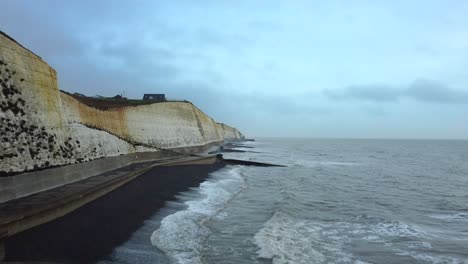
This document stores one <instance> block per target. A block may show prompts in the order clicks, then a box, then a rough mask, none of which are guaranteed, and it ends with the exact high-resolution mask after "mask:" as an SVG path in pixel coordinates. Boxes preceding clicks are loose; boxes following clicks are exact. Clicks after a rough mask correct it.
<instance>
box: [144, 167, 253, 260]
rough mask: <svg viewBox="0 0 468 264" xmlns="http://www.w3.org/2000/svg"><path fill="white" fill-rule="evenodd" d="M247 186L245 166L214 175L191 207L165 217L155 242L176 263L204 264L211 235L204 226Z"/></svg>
mask: <svg viewBox="0 0 468 264" xmlns="http://www.w3.org/2000/svg"><path fill="white" fill-rule="evenodd" d="M244 186H245V181H244V178H243V176H242V174H241V167H228V168H226V169H223V170H220V171H217V172H215V173H213V174H212V175H211V177H210V179H209V180H207V181H205V182H203V183H202V184H201V185H200V187H199V188H198V189H197V190H196V191H197V192H198V193H199V194H200V197H199V198H198V199H195V200H189V201H186V202H185V205H186V206H187V208H186V209H185V210H182V211H178V212H176V213H174V214H171V215H169V216H167V217H165V218H164V219H163V220H162V221H161V225H160V227H159V229H157V230H156V231H154V232H153V234H152V236H151V243H152V244H153V245H154V246H156V247H158V248H159V249H160V250H162V251H163V252H164V253H165V254H166V255H167V256H168V257H169V258H170V259H171V261H172V262H173V263H184V264H185V263H194V264H195V263H202V261H201V254H200V252H201V250H202V248H203V242H204V240H205V239H206V237H207V236H208V235H209V234H210V230H209V229H208V228H207V227H205V226H204V223H205V222H206V221H207V220H209V219H211V218H212V217H214V216H216V215H217V213H218V212H219V211H220V210H221V209H222V208H223V207H224V206H225V205H226V204H227V202H228V201H229V200H230V199H231V198H232V197H234V196H235V194H237V193H238V192H239V191H241V190H242V189H243V187H244Z"/></svg>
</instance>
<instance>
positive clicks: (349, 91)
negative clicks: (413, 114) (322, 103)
mask: <svg viewBox="0 0 468 264" xmlns="http://www.w3.org/2000/svg"><path fill="white" fill-rule="evenodd" d="M323 93H324V94H325V95H326V96H328V97H330V98H332V99H336V100H345V99H361V100H369V101H377V102H385V101H387V102H388V101H396V100H397V99H398V93H399V92H398V91H395V90H394V89H392V88H391V87H389V86H386V85H380V84H374V85H362V86H358V85H354V86H348V87H346V88H345V89H343V90H341V91H336V90H331V89H325V90H323Z"/></svg>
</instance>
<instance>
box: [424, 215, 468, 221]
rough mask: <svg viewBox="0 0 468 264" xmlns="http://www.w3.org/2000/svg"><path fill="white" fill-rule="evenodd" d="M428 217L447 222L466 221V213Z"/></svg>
mask: <svg viewBox="0 0 468 264" xmlns="http://www.w3.org/2000/svg"><path fill="white" fill-rule="evenodd" d="M429 217H431V218H434V219H439V220H443V221H447V222H451V221H468V213H452V214H432V215H429Z"/></svg>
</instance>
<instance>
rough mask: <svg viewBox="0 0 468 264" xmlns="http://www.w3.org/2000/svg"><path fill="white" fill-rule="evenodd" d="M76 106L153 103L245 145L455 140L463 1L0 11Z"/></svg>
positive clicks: (53, 4)
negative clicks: (165, 103) (119, 97)
mask: <svg viewBox="0 0 468 264" xmlns="http://www.w3.org/2000/svg"><path fill="white" fill-rule="evenodd" d="M0 9H1V10H2V11H1V13H2V14H1V16H0V29H1V30H3V31H5V32H6V33H7V34H9V35H11V36H12V37H13V38H15V39H16V40H17V41H19V42H20V43H22V44H23V45H25V46H26V47H28V48H29V49H31V50H32V51H34V52H35V53H36V54H38V55H39V56H41V57H42V58H43V59H44V60H45V61H47V62H48V63H49V64H50V65H51V66H52V67H54V68H55V69H56V70H57V72H58V78H59V86H60V89H63V90H66V91H69V92H80V93H84V94H86V95H96V94H100V95H104V96H113V95H116V94H120V93H124V95H125V96H127V97H129V98H141V97H142V96H143V93H165V94H166V95H167V97H169V98H176V99H187V100H189V101H192V102H193V103H195V104H196V105H197V106H198V107H199V108H201V109H202V110H203V111H204V112H206V113H207V114H209V115H210V116H212V117H214V118H215V119H216V120H217V121H219V122H224V123H227V124H230V125H233V126H235V127H237V128H239V129H240V130H241V131H242V132H243V133H244V134H246V135H247V136H251V137H254V136H281V137H345V138H349V137H351V138H356V137H357V138H465V139H466V138H468V15H467V14H468V1H464V0H459V1H451V0H447V1H435V0H434V1H431V0H421V1H419V0H414V1H407V0H405V1H395V0H389V1H370V0H369V1H345V0H343V1H309V0H304V1H286V0H285V1H276V0H268V1H254V0H245V1H244V0H237V1H228V0H225V1H222V0H218V1H216V0H198V1H192V0H180V1H177V0H172V1H170V0H168V1H149V0H148V1H135V0H133V1H130V0H129V1H116V0H112V1H102V0H101V1H94V0H93V1H83V0H81V1H62V0H56V1H48V0H41V1H36V0H29V1H28V0H3V1H1V2H0Z"/></svg>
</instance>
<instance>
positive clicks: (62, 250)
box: [5, 163, 224, 263]
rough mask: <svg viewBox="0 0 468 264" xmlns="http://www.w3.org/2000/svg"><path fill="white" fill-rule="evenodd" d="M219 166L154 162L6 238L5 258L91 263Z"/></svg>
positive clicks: (120, 242) (100, 258) (104, 256)
mask: <svg viewBox="0 0 468 264" xmlns="http://www.w3.org/2000/svg"><path fill="white" fill-rule="evenodd" d="M223 166H224V165H223V164H222V163H218V164H214V165H185V166H172V167H155V168H153V169H152V170H150V171H148V172H146V173H145V174H143V175H141V176H140V177H138V178H136V179H135V180H133V181H131V182H129V183H127V184H125V185H124V186H122V187H120V188H118V189H116V190H114V191H112V192H110V193H109V194H107V195H105V196H103V197H100V198H98V199H97V200H95V201H93V202H91V203H88V204H86V205H85V206H83V207H81V208H79V209H77V210H75V211H73V212H71V213H70V214H68V215H66V216H64V217H62V218H59V219H56V220H54V221H51V222H49V223H46V224H44V225H41V226H37V227H35V228H32V229H30V230H27V231H24V232H22V233H19V234H17V235H15V236H13V237H11V238H9V239H8V240H7V241H6V244H5V249H6V259H5V260H6V261H51V262H66V263H92V262H95V261H98V260H103V259H106V258H107V257H108V256H109V255H110V254H111V253H112V250H113V249H114V248H115V247H117V246H119V245H120V244H122V243H124V242H125V241H127V240H128V239H129V238H130V236H131V235H132V234H133V233H134V232H135V231H136V230H137V229H138V228H139V227H141V226H142V224H143V222H144V220H146V219H148V218H150V217H151V216H152V215H153V214H155V213H156V212H158V210H159V209H160V208H162V207H163V206H164V204H165V201H170V200H174V199H175V195H176V194H178V193H180V192H182V191H186V190H188V189H189V188H190V187H195V186H198V185H199V184H200V183H201V182H203V181H204V180H205V179H206V178H207V177H208V175H209V173H210V172H213V171H215V170H217V169H220V168H221V167H223ZM148 239H149V238H148Z"/></svg>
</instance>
